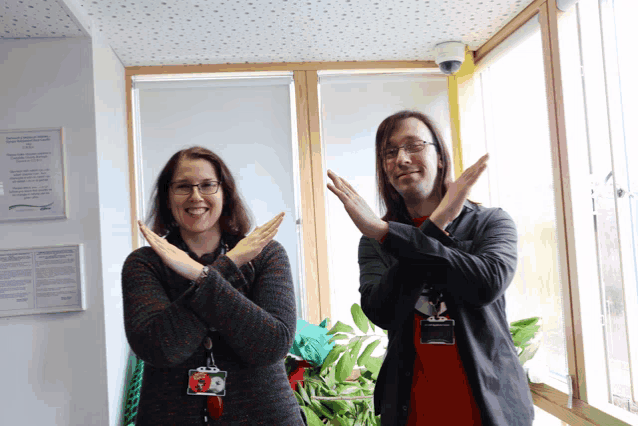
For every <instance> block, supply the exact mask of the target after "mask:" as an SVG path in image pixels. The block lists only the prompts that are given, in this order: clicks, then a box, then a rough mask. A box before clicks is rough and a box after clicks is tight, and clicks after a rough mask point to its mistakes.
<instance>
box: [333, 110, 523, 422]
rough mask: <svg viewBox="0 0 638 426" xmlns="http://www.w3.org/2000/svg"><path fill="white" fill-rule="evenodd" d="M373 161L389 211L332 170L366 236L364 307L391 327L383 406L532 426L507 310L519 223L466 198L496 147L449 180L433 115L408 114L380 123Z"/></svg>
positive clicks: (414, 414)
mask: <svg viewBox="0 0 638 426" xmlns="http://www.w3.org/2000/svg"><path fill="white" fill-rule="evenodd" d="M376 157H377V160H376V165H377V180H378V189H379V193H380V196H381V199H382V200H383V202H384V204H385V207H386V210H387V212H386V214H385V215H384V216H383V218H379V217H377V216H376V215H375V213H374V212H373V211H372V210H371V209H370V207H369V206H368V205H367V203H366V202H365V201H364V200H363V199H362V198H361V197H360V196H359V195H358V194H357V193H356V191H355V190H354V189H353V188H352V187H351V186H350V184H348V183H347V182H346V181H344V180H343V179H341V178H339V177H338V176H337V175H336V174H334V173H333V172H332V171H328V176H329V177H330V178H331V179H332V181H333V183H329V184H328V188H329V189H330V190H331V191H332V192H333V193H334V194H335V195H337V196H338V197H339V199H340V200H341V201H342V202H343V204H344V207H345V209H346V211H347V212H348V214H349V216H350V218H351V219H352V220H353V222H354V223H355V225H356V226H357V227H358V228H359V230H360V231H361V232H362V233H363V237H362V238H361V241H360V244H359V267H360V287H359V291H360V293H361V307H362V309H363V311H364V313H365V314H366V315H367V316H368V318H370V320H371V321H372V322H373V323H375V324H376V325H378V326H379V327H381V328H384V329H386V330H388V334H389V344H388V349H387V352H386V356H385V359H384V361H383V365H382V367H381V371H380V373H379V378H378V381H377V386H376V388H375V393H374V404H375V414H377V415H379V414H380V415H381V422H382V424H383V425H392V426H396V425H408V426H415V425H421V424H438V423H439V422H440V423H441V424H448V425H484V426H488V425H498V426H529V425H531V424H532V420H533V418H534V407H533V403H532V398H531V393H530V391H529V387H528V384H527V379H526V376H525V373H524V372H523V369H522V368H521V366H520V364H519V362H518V357H517V353H516V348H515V346H514V344H513V342H512V338H511V335H510V333H509V324H508V322H507V320H506V317H505V297H504V293H505V290H506V289H507V287H508V285H509V284H510V282H511V281H512V278H513V276H514V272H515V269H516V262H517V260H516V255H517V245H516V244H517V233H516V227H515V224H514V222H513V220H512V219H511V217H510V216H509V215H508V214H507V213H506V212H505V211H503V210H502V209H500V208H485V207H482V206H479V205H478V204H476V203H473V202H471V201H467V196H468V194H469V192H470V189H471V188H472V186H473V185H474V183H475V182H476V181H477V180H478V178H479V177H480V176H481V174H482V173H483V171H484V170H485V168H486V167H487V160H488V155H487V154H486V155H485V156H483V157H481V159H479V161H478V162H477V163H476V164H474V165H472V166H471V167H470V168H469V169H467V170H466V171H465V172H464V173H463V174H462V175H461V176H460V177H459V179H458V180H457V181H456V182H452V180H451V164H450V163H451V161H450V155H449V153H448V151H447V149H446V147H445V145H444V144H443V140H442V138H441V135H440V132H439V131H438V130H437V129H436V127H435V125H434V123H433V122H432V121H431V120H430V119H429V118H428V117H427V116H425V115H424V114H422V113H420V112H416V111H401V112H399V113H396V114H394V115H392V116H390V117H388V118H386V119H385V120H384V121H383V122H382V123H381V125H380V126H379V129H378V130H377V135H376Z"/></svg>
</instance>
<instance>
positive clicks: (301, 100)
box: [125, 0, 628, 426]
mask: <svg viewBox="0 0 638 426" xmlns="http://www.w3.org/2000/svg"><path fill="white" fill-rule="evenodd" d="M537 14H538V15H539V21H540V25H541V37H542V43H543V56H544V70H545V81H546V88H547V103H548V111H549V123H550V132H551V137H550V139H551V147H552V162H553V164H554V167H553V170H554V182H555V196H556V206H557V207H558V208H557V218H556V219H557V232H558V235H559V238H558V240H559V253H560V266H559V268H560V273H561V282H562V290H563V295H564V297H563V309H564V315H565V337H566V346H567V362H568V370H569V375H570V377H571V378H572V381H573V383H574V386H573V404H572V408H568V398H569V397H568V395H567V394H565V393H563V392H560V391H558V390H556V389H554V388H552V387H550V386H547V385H545V384H531V385H530V389H531V392H532V397H533V399H534V404H535V405H537V406H538V407H539V408H541V409H543V410H545V411H547V412H548V413H550V414H552V415H553V416H555V417H557V418H558V419H560V420H562V421H564V422H567V423H569V424H571V425H578V426H581V425H583V426H584V425H611V424H614V425H628V423H625V422H623V421H622V420H620V419H618V418H615V417H613V416H611V415H610V414H607V413H605V412H603V411H601V410H599V409H597V408H594V407H593V406H590V405H589V404H587V393H586V376H585V371H584V350H583V348H584V345H583V339H582V329H581V324H580V321H579V320H578V318H580V315H581V308H580V304H579V297H578V282H577V274H576V257H575V251H574V250H573V247H574V246H575V239H574V230H573V229H572V227H570V226H568V224H569V223H571V218H572V206H571V201H570V200H571V192H570V191H571V190H570V187H569V182H568V180H566V179H562V176H564V175H566V174H567V170H568V158H567V155H566V152H567V151H566V149H567V144H566V143H567V141H566V130H565V121H564V111H563V102H562V99H563V94H562V87H561V73H560V61H559V50H558V23H557V8H556V3H555V0H534V1H533V2H532V3H531V4H530V5H528V6H527V7H526V8H525V9H524V10H523V11H522V12H521V13H519V14H518V15H517V16H516V17H514V19H512V20H511V21H510V22H509V23H508V24H507V25H505V26H504V27H503V28H502V29H501V30H500V31H498V32H497V33H496V34H495V35H494V36H493V37H492V38H490V39H489V40H488V41H487V42H486V43H484V44H483V45H482V46H481V47H479V48H478V49H477V50H476V51H475V52H473V53H472V52H469V51H468V52H467V54H466V61H465V63H464V65H463V68H462V69H461V70H460V71H459V73H457V74H456V75H455V76H450V77H448V97H449V102H450V119H451V120H450V125H451V127H452V129H451V130H452V147H453V159H454V171H455V176H459V175H460V174H461V172H462V170H463V163H462V152H461V149H462V144H461V133H460V107H459V98H458V85H459V83H460V82H462V81H463V80H464V79H466V78H471V76H472V74H473V73H474V70H475V69H476V67H477V66H479V65H480V64H481V61H482V60H483V59H484V58H485V57H486V55H487V54H488V53H489V52H490V51H492V50H493V49H494V48H496V47H497V46H498V45H499V44H500V43H502V42H503V41H505V40H506V39H507V38H508V37H509V36H510V35H511V34H512V33H514V32H515V31H516V30H517V29H519V28H520V27H521V26H522V25H523V24H525V23H526V22H527V21H529V19H531V18H532V17H534V16H535V15H537ZM437 68H438V66H437V65H436V64H435V63H434V62H433V61H375V62H290V63H263V64H211V65H172V66H132V67H126V68H125V87H126V108H127V127H128V131H127V134H128V147H129V150H128V152H129V182H130V188H129V189H130V194H131V220H132V221H131V223H133V224H136V223H137V220H138V204H137V200H136V194H138V187H139V182H138V180H137V176H138V174H137V165H136V163H137V162H136V157H137V152H136V149H135V139H134V133H133V105H132V102H133V96H132V94H133V93H132V88H133V77H134V76H136V75H157V74H199V73H241V72H250V73H255V72H272V71H292V72H293V78H294V87H295V99H296V113H297V114H296V116H297V137H298V141H297V142H298V147H299V170H300V184H301V188H300V193H301V200H300V202H301V205H302V209H301V210H302V218H301V220H302V223H303V244H304V259H303V262H304V270H305V285H306V295H307V301H306V303H307V306H308V318H306V320H307V321H309V322H311V323H314V324H318V323H319V322H320V321H321V320H322V319H324V318H326V317H329V315H330V287H329V282H328V276H329V275H328V247H327V238H326V236H327V234H326V232H327V231H326V229H327V226H326V211H325V194H326V189H325V188H324V187H323V186H324V185H323V182H324V179H323V170H322V167H323V166H322V165H323V158H322V144H323V141H322V140H321V131H320V110H321V108H320V105H319V93H318V75H317V71H320V70H352V71H353V72H357V71H360V70H377V71H384V72H392V71H393V70H395V71H405V70H406V69H424V70H425V69H429V70H430V71H431V70H432V69H437ZM139 241H140V240H139V230H138V228H137V226H133V227H132V242H133V244H132V246H133V249H137V248H138V247H139Z"/></svg>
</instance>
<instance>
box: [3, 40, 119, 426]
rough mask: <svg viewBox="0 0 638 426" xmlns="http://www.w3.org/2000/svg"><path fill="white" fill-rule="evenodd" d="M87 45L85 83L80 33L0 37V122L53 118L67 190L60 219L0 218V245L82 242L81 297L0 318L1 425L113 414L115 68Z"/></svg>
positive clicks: (49, 122)
mask: <svg viewBox="0 0 638 426" xmlns="http://www.w3.org/2000/svg"><path fill="white" fill-rule="evenodd" d="M95 48H96V55H95V64H96V65H95V79H96V80H97V83H96V84H94V64H93V61H94V58H93V53H92V41H91V40H90V39H88V38H75V39H34V40H24V39H23V40H2V41H0V58H2V61H0V75H1V76H2V78H1V79H0V93H2V94H3V95H2V97H0V128H2V129H28V128H38V127H64V130H65V141H64V149H65V152H66V158H67V164H66V173H67V179H68V188H67V198H68V199H69V212H68V216H69V217H68V219H66V220H49V221H41V222H24V223H20V222H17V223H12V224H7V223H0V249H12V248H19V247H33V246H48V245H54V244H72V243H82V244H84V246H85V265H84V267H85V279H86V303H87V307H86V310H85V311H83V312H73V313H58V314H42V315H27V316H18V317H8V318H2V319H0V341H2V342H3V345H2V346H3V351H2V358H1V362H2V367H1V369H0V371H1V374H0V424H2V425H17V424H28V425H31V424H40V425H107V424H109V420H108V419H109V417H110V418H111V422H110V424H111V425H115V424H117V415H118V414H119V412H120V411H121V396H120V395H121V393H122V392H121V389H122V387H123V386H124V384H123V380H124V379H123V374H124V370H125V368H126V365H125V364H123V363H122V362H123V361H124V360H125V359H126V354H127V348H125V347H124V346H125V345H126V343H125V341H122V339H123V330H122V316H121V310H122V308H121V296H120V289H119V287H120V282H119V272H120V271H121V264H122V262H123V260H124V258H125V256H126V254H128V252H130V248H131V247H130V233H129V232H130V223H129V222H130V220H129V216H128V210H127V209H128V195H126V194H127V188H128V186H127V185H128V183H127V182H126V179H127V176H128V175H127V173H126V161H127V160H126V138H125V133H124V132H125V126H124V118H123V114H124V112H123V111H124V110H123V104H124V95H123V89H122V84H123V83H122V81H123V78H122V75H123V69H122V66H121V64H119V62H118V61H117V59H116V58H115V57H114V56H113V54H112V52H111V51H110V49H107V48H106V47H105V46H104V44H103V43H101V42H95ZM96 97H97V98H98V101H97V102H96V101H95V99H96ZM96 131H97V132H98V133H99V134H100V138H99V139H96ZM98 168H99V169H98ZM98 177H99V179H100V182H99V184H98ZM98 194H100V195H101V197H102V199H103V205H104V206H105V207H100V200H99V198H98ZM101 222H102V223H101ZM102 236H103V237H104V238H102ZM102 253H104V261H103V260H102ZM103 265H104V267H103ZM103 283H106V285H103ZM105 312H107V313H106V314H105ZM106 342H108V355H109V360H110V361H111V362H109V365H108V367H109V368H108V374H107V349H106V346H107V345H106ZM107 386H108V387H107ZM109 396H110V398H109ZM109 399H110V403H109ZM109 408H110V411H111V413H112V414H111V416H109Z"/></svg>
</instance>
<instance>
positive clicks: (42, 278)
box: [0, 244, 85, 317]
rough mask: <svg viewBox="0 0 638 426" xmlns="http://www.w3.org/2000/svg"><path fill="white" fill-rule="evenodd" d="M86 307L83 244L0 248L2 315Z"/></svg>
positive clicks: (62, 310) (31, 313)
mask: <svg viewBox="0 0 638 426" xmlns="http://www.w3.org/2000/svg"><path fill="white" fill-rule="evenodd" d="M84 309H85V297H84V246H83V245H82V244H71V245H58V246H49V247H35V248H23V249H13V250H0V317H9V316H17V315H33V314H45V313H55V312H69V311H83V310H84Z"/></svg>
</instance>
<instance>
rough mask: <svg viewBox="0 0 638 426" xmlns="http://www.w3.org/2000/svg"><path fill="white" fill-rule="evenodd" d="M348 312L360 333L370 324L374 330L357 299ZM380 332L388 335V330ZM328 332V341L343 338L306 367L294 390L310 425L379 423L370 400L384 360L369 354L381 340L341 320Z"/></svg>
mask: <svg viewBox="0 0 638 426" xmlns="http://www.w3.org/2000/svg"><path fill="white" fill-rule="evenodd" d="M351 313H352V319H353V321H354V323H355V325H356V326H357V328H358V329H359V330H361V332H362V333H368V330H369V329H370V328H372V331H374V330H375V326H374V324H372V322H371V321H370V320H369V319H368V318H367V317H366V316H365V314H364V313H363V310H361V307H360V306H359V305H358V304H357V303H354V304H353V305H352V308H351ZM383 332H384V333H385V334H386V335H387V331H385V330H384V331H383ZM327 335H331V336H332V338H331V339H330V340H329V341H328V343H333V342H335V341H337V340H345V342H344V343H343V344H336V345H334V347H333V348H332V350H331V351H330V352H329V353H328V355H327V356H326V358H325V359H324V361H323V363H322V364H320V365H317V366H313V367H310V368H308V369H306V372H305V374H304V380H303V382H304V386H303V387H302V386H299V387H298V388H297V390H296V391H295V396H296V397H297V400H298V401H299V404H300V406H301V407H302V409H303V410H304V412H305V413H306V417H307V418H308V423H309V425H323V424H330V425H355V424H361V425H375V424H379V425H380V424H381V419H380V417H378V416H375V415H374V407H373V403H372V396H373V393H374V386H375V385H376V381H377V377H378V375H379V370H380V369H381V364H382V362H383V359H382V357H373V356H372V352H373V351H374V349H375V348H376V347H377V346H378V345H379V344H380V343H381V340H380V339H379V338H380V336H378V335H375V334H364V335H363V336H356V335H355V330H354V329H353V328H352V327H350V326H349V325H347V324H344V323H342V322H340V321H337V323H336V324H335V325H334V326H333V327H332V328H331V329H330V330H329V331H327ZM370 338H372V339H374V340H373V341H372V342H370V343H369V344H368V345H367V346H366V347H365V348H364V349H363V351H362V350H361V349H362V347H363V343H364V342H365V341H366V340H367V339H370ZM355 367H358V368H357V370H355ZM353 370H355V374H354V375H353V374H352V373H353Z"/></svg>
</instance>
